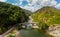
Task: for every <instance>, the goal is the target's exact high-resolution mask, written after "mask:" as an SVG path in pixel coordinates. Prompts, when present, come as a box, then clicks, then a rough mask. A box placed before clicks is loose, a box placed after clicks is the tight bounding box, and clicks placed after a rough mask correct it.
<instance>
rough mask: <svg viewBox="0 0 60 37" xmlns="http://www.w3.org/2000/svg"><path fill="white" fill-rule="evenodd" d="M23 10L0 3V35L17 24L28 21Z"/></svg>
mask: <svg viewBox="0 0 60 37" xmlns="http://www.w3.org/2000/svg"><path fill="white" fill-rule="evenodd" d="M26 14H27V13H26V12H23V9H22V8H20V7H18V6H15V5H12V4H8V3H4V2H0V34H2V33H3V32H5V31H6V30H8V29H9V28H11V27H12V26H14V25H15V24H18V23H23V22H26V21H27V20H28V15H26Z"/></svg>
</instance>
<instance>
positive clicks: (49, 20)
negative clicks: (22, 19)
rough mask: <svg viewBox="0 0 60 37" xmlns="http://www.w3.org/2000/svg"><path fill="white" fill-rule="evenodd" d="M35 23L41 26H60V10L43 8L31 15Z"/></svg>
mask: <svg viewBox="0 0 60 37" xmlns="http://www.w3.org/2000/svg"><path fill="white" fill-rule="evenodd" d="M31 17H32V18H33V21H34V22H38V23H39V25H40V26H41V24H43V23H45V24H47V25H48V26H51V25H54V24H60V10H58V9H56V8H54V7H43V8H41V9H39V10H38V11H36V12H35V13H33V14H31Z"/></svg>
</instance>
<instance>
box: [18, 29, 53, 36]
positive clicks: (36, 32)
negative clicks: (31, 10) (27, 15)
mask: <svg viewBox="0 0 60 37" xmlns="http://www.w3.org/2000/svg"><path fill="white" fill-rule="evenodd" d="M18 37H52V36H50V35H49V34H47V33H46V32H44V31H42V30H37V29H30V30H25V29H22V30H20V32H19V34H18Z"/></svg>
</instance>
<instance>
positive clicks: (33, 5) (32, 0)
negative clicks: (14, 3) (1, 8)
mask: <svg viewBox="0 0 60 37" xmlns="http://www.w3.org/2000/svg"><path fill="white" fill-rule="evenodd" d="M27 2H28V4H27V5H26V6H24V7H22V8H24V9H27V10H30V11H32V12H34V11H36V10H38V9H40V8H42V7H43V6H55V5H57V2H56V1H55V0H27Z"/></svg>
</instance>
